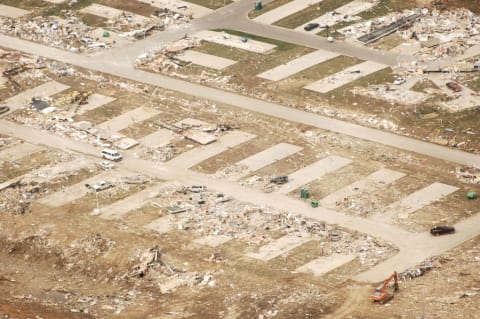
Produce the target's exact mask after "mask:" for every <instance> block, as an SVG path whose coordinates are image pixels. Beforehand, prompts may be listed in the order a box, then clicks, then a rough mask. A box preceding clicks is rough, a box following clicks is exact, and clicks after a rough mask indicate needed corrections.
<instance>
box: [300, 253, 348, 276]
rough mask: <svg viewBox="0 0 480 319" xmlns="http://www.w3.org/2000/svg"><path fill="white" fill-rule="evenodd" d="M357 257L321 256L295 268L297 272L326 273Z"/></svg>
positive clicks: (317, 274) (316, 274)
mask: <svg viewBox="0 0 480 319" xmlns="http://www.w3.org/2000/svg"><path fill="white" fill-rule="evenodd" d="M354 259H355V256H354V255H332V256H328V257H319V258H317V259H314V260H312V261H311V262H309V263H306V264H305V265H302V266H300V267H298V268H297V269H295V271H294V272H295V273H306V274H313V275H315V276H321V275H324V274H326V273H328V272H330V271H332V270H334V269H335V268H338V267H340V266H343V265H345V264H346V263H349V262H351V261H352V260H354Z"/></svg>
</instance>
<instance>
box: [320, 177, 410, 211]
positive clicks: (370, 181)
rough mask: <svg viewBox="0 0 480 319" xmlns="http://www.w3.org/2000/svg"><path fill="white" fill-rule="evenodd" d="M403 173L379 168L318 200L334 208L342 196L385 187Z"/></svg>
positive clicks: (345, 196)
mask: <svg viewBox="0 0 480 319" xmlns="http://www.w3.org/2000/svg"><path fill="white" fill-rule="evenodd" d="M404 176H405V174H404V173H401V172H397V171H392V170H390V169H385V168H384V169H380V170H378V171H376V172H375V173H373V174H370V175H368V176H367V177H366V178H364V179H361V180H359V181H356V182H355V183H353V184H350V185H348V186H346V187H344V188H342V189H340V190H338V191H336V192H334V193H332V194H330V195H328V196H326V197H324V198H323V199H322V200H320V204H321V205H322V206H324V207H328V208H334V207H336V206H337V202H342V201H343V200H344V198H348V197H350V196H354V195H356V194H360V193H368V192H373V191H376V190H378V189H381V188H383V187H385V186H386V185H388V184H391V183H393V182H394V181H396V180H398V179H400V178H402V177H404Z"/></svg>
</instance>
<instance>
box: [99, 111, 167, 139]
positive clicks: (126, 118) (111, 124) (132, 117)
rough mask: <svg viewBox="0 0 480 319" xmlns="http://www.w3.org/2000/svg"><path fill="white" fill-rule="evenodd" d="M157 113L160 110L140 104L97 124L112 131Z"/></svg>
mask: <svg viewBox="0 0 480 319" xmlns="http://www.w3.org/2000/svg"><path fill="white" fill-rule="evenodd" d="M159 113H160V112H159V111H157V110H155V109H151V108H148V107H144V106H140V107H137V108H136V109H134V110H131V111H129V112H126V113H123V114H122V115H119V116H117V117H114V118H113V119H110V120H108V121H105V122H103V123H101V124H100V125H98V126H99V127H100V128H102V129H104V130H107V131H110V132H111V133H114V132H118V131H121V130H123V129H124V128H127V127H129V126H130V125H132V124H135V123H137V122H142V121H145V120H147V119H149V118H151V117H153V116H155V115H157V114H159Z"/></svg>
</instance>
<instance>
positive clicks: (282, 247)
mask: <svg viewBox="0 0 480 319" xmlns="http://www.w3.org/2000/svg"><path fill="white" fill-rule="evenodd" d="M309 240H310V238H309V237H297V236H290V235H286V236H283V237H280V238H278V239H276V240H274V241H272V242H271V243H269V244H267V245H265V246H262V247H260V249H259V250H258V253H248V254H246V256H248V257H251V258H255V259H258V260H262V261H269V260H271V259H273V258H275V257H278V256H280V255H283V254H286V253H288V252H289V251H290V250H292V249H294V248H297V247H299V246H300V245H302V244H304V243H306V242H308V241H309Z"/></svg>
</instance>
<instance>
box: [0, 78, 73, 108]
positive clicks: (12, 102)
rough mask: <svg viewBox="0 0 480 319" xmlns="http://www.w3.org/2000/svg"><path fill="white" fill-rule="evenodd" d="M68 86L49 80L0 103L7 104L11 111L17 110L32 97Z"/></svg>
mask: <svg viewBox="0 0 480 319" xmlns="http://www.w3.org/2000/svg"><path fill="white" fill-rule="evenodd" d="M68 88H69V86H68V85H65V84H62V83H59V82H56V81H50V82H46V83H44V84H41V85H39V86H36V87H34V88H31V89H28V90H26V91H23V92H22V93H20V94H17V95H15V96H12V97H11V98H9V99H7V100H5V101H3V102H2V104H4V105H8V106H9V107H10V109H11V110H12V111H13V110H18V109H20V108H22V107H24V106H28V105H29V103H30V102H31V101H32V98H33V97H48V96H51V95H54V94H57V93H60V92H62V91H64V90H66V89H68Z"/></svg>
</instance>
